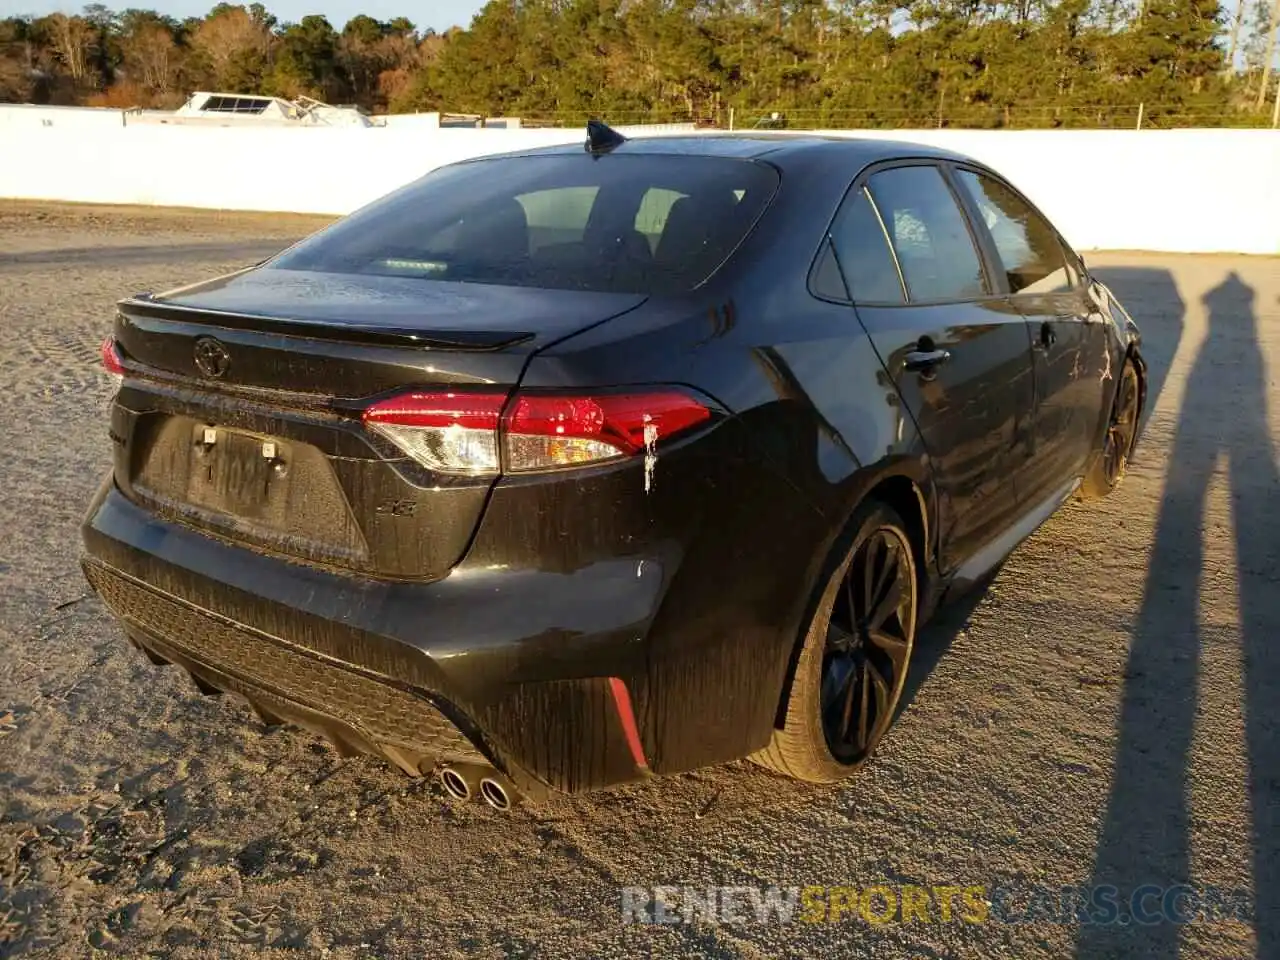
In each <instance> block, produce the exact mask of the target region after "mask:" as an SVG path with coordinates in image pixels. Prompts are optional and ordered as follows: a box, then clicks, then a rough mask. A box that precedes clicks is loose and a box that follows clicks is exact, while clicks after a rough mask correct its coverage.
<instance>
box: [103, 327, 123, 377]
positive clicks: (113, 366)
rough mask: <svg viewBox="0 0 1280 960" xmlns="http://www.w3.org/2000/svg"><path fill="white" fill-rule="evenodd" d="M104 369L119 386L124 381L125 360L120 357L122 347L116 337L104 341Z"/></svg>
mask: <svg viewBox="0 0 1280 960" xmlns="http://www.w3.org/2000/svg"><path fill="white" fill-rule="evenodd" d="M102 369H104V370H106V371H107V373H108V374H110V375H111V376H112V377H113V378H114V379H115V382H116V384H117V385H118V384H119V383H120V381H122V380H123V379H124V360H123V359H122V358H121V356H120V347H119V346H117V345H116V338H115V337H107V339H105V340H103V341H102Z"/></svg>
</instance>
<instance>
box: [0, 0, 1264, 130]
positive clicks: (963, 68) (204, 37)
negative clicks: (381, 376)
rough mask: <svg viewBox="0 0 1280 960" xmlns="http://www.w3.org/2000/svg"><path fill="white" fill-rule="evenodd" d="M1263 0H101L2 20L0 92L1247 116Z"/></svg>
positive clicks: (844, 115)
mask: <svg viewBox="0 0 1280 960" xmlns="http://www.w3.org/2000/svg"><path fill="white" fill-rule="evenodd" d="M1273 2H1277V3H1280V0H1244V3H1245V4H1246V7H1245V9H1244V10H1243V11H1242V13H1241V15H1240V16H1239V17H1238V18H1236V17H1235V14H1234V10H1233V13H1232V16H1231V17H1227V16H1225V15H1224V12H1223V9H1222V7H1221V6H1220V4H1219V0H911V2H908V0H490V2H489V3H487V4H486V5H485V7H484V8H483V9H481V10H480V12H479V13H478V14H477V15H476V17H475V19H474V20H473V21H472V23H471V25H470V26H469V28H467V29H465V30H464V29H458V28H455V29H452V30H450V31H448V32H446V33H444V34H440V35H437V34H435V33H434V32H432V31H426V32H425V33H420V32H419V31H418V30H417V29H416V28H415V27H414V24H413V23H412V22H411V21H410V20H408V19H406V18H404V17H399V18H396V19H394V20H391V21H381V20H378V19H375V18H373V17H370V16H366V15H363V14H362V15H359V16H356V17H353V18H352V19H351V20H350V21H349V22H347V23H346V24H345V25H344V26H343V28H342V29H341V31H338V30H336V29H335V28H334V27H333V25H331V24H330V23H329V22H328V21H327V20H326V19H325V18H324V17H322V16H307V17H303V18H302V20H301V21H300V22H299V23H289V24H281V23H279V21H278V20H277V19H276V17H275V16H273V15H272V14H271V13H270V12H269V11H268V10H267V9H266V7H264V6H263V5H262V4H260V3H253V4H250V5H248V6H240V5H237V4H233V3H219V4H218V5H217V6H215V7H214V8H213V9H212V10H211V11H210V12H209V14H208V15H207V16H205V17H203V18H192V19H189V20H186V21H183V22H182V23H178V22H176V21H175V20H173V19H172V18H170V17H165V16H161V15H160V14H157V13H154V12H152V11H149V10H137V9H127V10H125V11H123V12H122V13H119V14H117V13H114V12H112V11H111V10H110V9H108V8H106V7H104V6H102V5H101V4H93V5H91V6H88V7H85V9H84V12H83V14H82V15H81V16H79V17H71V18H67V17H63V16H61V15H54V16H52V17H44V18H40V19H37V20H26V19H18V18H10V19H9V20H5V21H0V99H6V98H7V99H27V98H31V99H40V98H41V97H42V96H43V97H45V98H46V99H47V98H48V97H50V96H52V94H50V92H49V91H51V90H62V91H64V93H63V94H61V95H62V96H64V98H67V99H70V100H72V101H74V100H76V99H80V100H81V101H83V99H84V98H85V97H86V96H88V95H89V93H91V92H92V91H94V90H103V89H108V88H110V89H109V92H111V91H115V94H116V95H115V100H118V99H120V98H121V97H124V96H126V95H128V96H135V95H136V96H139V97H141V98H143V99H149V100H150V101H153V102H159V101H162V100H165V99H166V98H170V99H171V98H173V97H175V96H178V95H179V94H180V93H181V94H185V93H189V92H190V91H191V90H193V89H196V88H199V87H204V88H210V87H216V88H217V89H219V90H225V91H229V92H245V93H272V94H277V95H280V96H286V97H293V96H298V95H308V96H313V97H317V98H320V99H324V100H328V101H331V102H355V103H359V104H360V105H362V106H364V107H366V108H368V109H370V110H375V111H379V110H388V109H389V110H396V111H403V110H424V109H439V110H447V111H452V112H465V113H477V114H482V115H487V116H501V115H505V116H520V117H523V118H525V119H526V121H527V122H537V121H546V122H562V123H575V124H576V123H580V122H582V121H583V120H585V119H586V118H587V117H588V116H603V117H605V118H607V119H609V120H612V121H614V122H619V123H626V122H658V121H670V120H681V121H688V120H695V121H704V122H710V123H715V124H719V125H722V126H724V125H728V124H729V123H730V122H733V124H734V125H735V126H738V127H753V126H757V125H758V126H791V127H824V126H826V127H836V126H846V127H856V126H871V127H874V126H890V127H892V126H899V127H907V126H975V127H1008V126H1036V127H1053V126H1126V127H1127V126H1132V125H1133V124H1134V123H1136V120H1137V111H1138V105H1139V104H1142V109H1143V115H1144V123H1145V124H1146V125H1155V126H1171V125H1179V124H1181V125H1187V124H1196V125H1202V126H1203V125H1218V124H1249V123H1258V122H1263V121H1264V119H1265V118H1267V117H1269V110H1267V109H1264V107H1260V106H1259V104H1262V103H1263V101H1264V100H1265V99H1266V98H1267V97H1268V96H1269V89H1270V88H1269V87H1264V86H1263V85H1264V83H1266V82H1267V80H1266V78H1265V76H1264V63H1265V60H1266V59H1267V51H1268V50H1274V45H1273V44H1271V43H1270V42H1269V38H1270V33H1269V31H1270V25H1271V23H1272V17H1271V9H1272V7H1271V4H1272V3H1273ZM1229 47H1230V52H1229V49H1228V48H1229ZM1232 52H1233V53H1234V54H1235V56H1234V57H1233V58H1232V57H1230V53H1232ZM1228 59H1234V60H1235V62H1234V63H1228V62H1227V61H1228ZM42 90H43V91H44V92H43V94H42V92H41V91H42ZM115 100H112V102H115ZM775 113H776V114H777V115H778V116H777V117H776V118H775V117H774V114H775Z"/></svg>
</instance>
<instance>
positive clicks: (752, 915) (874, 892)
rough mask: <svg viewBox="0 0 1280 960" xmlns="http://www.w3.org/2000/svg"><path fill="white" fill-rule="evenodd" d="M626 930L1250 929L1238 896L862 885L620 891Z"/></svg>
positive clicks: (1246, 897) (1196, 889)
mask: <svg viewBox="0 0 1280 960" xmlns="http://www.w3.org/2000/svg"><path fill="white" fill-rule="evenodd" d="M621 895H622V896H621V907H622V919H623V922H625V923H656V924H678V923H699V922H701V923H722V924H769V923H784V924H785V923H867V924H872V925H883V924H891V923H903V924H910V923H965V924H980V923H1052V924H1066V925H1083V924H1087V925H1102V926H1107V925H1119V926H1128V925H1130V924H1137V925H1154V924H1159V923H1226V922H1232V921H1238V922H1249V921H1250V920H1251V919H1252V916H1253V903H1252V898H1251V896H1250V894H1249V891H1248V890H1244V889H1239V888H1227V887H1214V886H1190V885H1187V884H1178V885H1175V886H1158V885H1155V884H1145V885H1141V886H1137V887H1134V888H1133V889H1132V890H1121V889H1120V888H1118V887H1114V886H1109V885H1105V884H1104V885H1099V886H1092V887H1086V886H1071V885H1066V886H1051V885H1014V884H1009V885H987V884H963V885H961V884H933V885H921V884H888V883H884V884H870V885H866V886H852V885H839V886H820V885H809V886H803V887H800V886H796V887H779V886H767V887H753V886H674V885H672V886H654V887H623V888H622V891H621Z"/></svg>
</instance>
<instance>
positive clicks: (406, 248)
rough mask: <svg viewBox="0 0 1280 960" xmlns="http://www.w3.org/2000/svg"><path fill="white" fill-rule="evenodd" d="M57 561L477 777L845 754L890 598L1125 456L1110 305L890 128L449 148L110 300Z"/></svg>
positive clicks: (885, 671)
mask: <svg viewBox="0 0 1280 960" xmlns="http://www.w3.org/2000/svg"><path fill="white" fill-rule="evenodd" d="M103 361H104V363H105V365H106V367H107V368H108V369H109V370H110V371H111V372H112V373H114V374H115V375H117V376H118V377H119V380H120V386H119V390H118V392H117V394H116V397H115V401H114V405H113V407H112V411H111V429H110V436H111V440H112V443H113V445H114V463H113V466H112V470H111V473H110V475H109V476H108V477H107V478H106V479H105V480H104V482H103V484H102V486H101V489H100V490H99V492H98V493H97V495H96V497H95V498H94V500H93V503H92V505H91V507H90V509H89V513H88V517H87V518H86V520H85V522H84V527H83V538H84V544H85V556H84V570H85V574H86V576H87V577H88V580H89V582H90V583H91V584H92V585H93V587H94V588H95V590H96V591H97V592H98V593H99V594H100V595H101V596H102V598H103V599H104V601H105V602H106V604H107V605H108V606H109V607H110V609H111V610H112V611H114V613H115V614H116V615H117V616H118V617H119V618H120V620H121V621H122V622H123V625H124V628H125V630H126V632H127V634H128V636H129V638H130V639H131V641H132V642H133V643H134V644H135V645H136V646H138V647H139V648H141V649H142V650H143V651H145V652H146V653H147V654H148V655H149V656H150V657H151V658H152V659H153V660H155V661H157V662H162V663H174V664H179V665H180V666H182V667H183V668H185V669H186V670H187V671H189V672H190V674H191V675H192V677H193V678H194V680H195V683H196V685H197V686H198V687H199V688H200V689H201V690H203V691H205V692H210V693H212V692H219V691H231V692H234V693H236V694H238V695H241V696H243V697H245V698H246V699H247V700H248V701H249V702H250V704H251V705H252V706H253V707H254V708H255V709H256V710H257V711H258V713H259V714H260V715H261V716H262V717H263V719H264V720H265V721H266V722H268V723H278V722H283V721H288V722H293V723H296V724H300V725H303V726H305V727H308V728H310V729H313V730H316V731H318V732H320V733H322V734H323V735H324V736H326V737H327V738H328V739H330V740H331V741H332V742H333V743H334V744H335V745H336V747H337V748H338V749H339V750H341V751H343V752H367V753H376V754H380V755H382V756H384V757H386V758H388V759H390V760H391V761H392V762H394V763H395V764H396V765H398V766H399V767H401V768H403V769H405V770H406V771H408V772H410V773H412V774H415V775H425V774H429V773H432V772H436V773H439V775H440V776H441V779H442V781H443V783H444V785H445V787H446V788H447V789H448V790H449V791H450V792H451V793H452V794H454V795H455V796H458V797H471V796H483V797H484V798H485V799H486V800H488V801H489V802H490V803H491V804H493V805H494V806H497V807H500V808H505V807H506V806H508V805H509V804H510V803H511V802H513V801H514V800H515V799H517V798H518V797H520V796H521V795H526V796H529V795H535V796H536V795H542V794H545V792H546V791H547V790H559V791H582V790H590V789H595V788H601V787H608V786H611V785H615V784H621V783H625V782H629V781H636V780H640V779H642V778H646V777H649V776H652V775H655V774H668V773H675V772H678V771H686V770H690V769H693V768H697V767H702V766H705V765H709V764H718V763H723V762H725V761H729V760H733V759H736V758H741V757H750V758H752V759H754V760H756V761H758V762H760V763H762V764H764V765H766V766H768V767H770V768H773V769H774V770H778V771H781V772H782V773H785V774H789V775H791V776H794V777H798V778H801V779H804V780H809V781H815V782H824V781H834V780H837V779H839V778H841V777H844V776H846V775H848V774H849V773H850V772H852V771H854V770H855V769H857V768H858V767H859V766H860V765H861V764H862V763H863V762H864V761H865V760H866V759H867V758H868V757H869V756H870V755H871V753H872V752H873V751H874V750H875V748H876V745H877V743H878V742H879V740H880V738H881V737H882V736H883V735H884V733H885V731H886V728H887V727H888V726H889V725H890V723H891V721H892V718H893V716H894V712H895V706H896V705H897V703H898V701H899V698H900V696H901V693H902V690H903V683H904V680H905V678H906V675H907V670H908V667H909V665H910V661H911V654H912V647H913V643H914V640H915V636H916V631H917V629H918V628H919V625H920V624H921V623H922V622H924V620H925V619H926V618H927V617H928V616H929V615H930V613H931V612H932V611H933V610H934V609H935V608H936V607H937V606H938V604H939V603H941V602H942V601H943V600H944V599H945V598H946V597H947V596H949V595H953V594H955V593H956V592H958V591H961V590H964V589H966V588H967V587H969V586H971V585H973V584H975V583H978V582H981V581H982V580H983V579H984V578H986V577H988V576H989V575H990V574H991V572H992V571H993V570H995V569H996V568H997V567H998V565H999V564H1000V563H1001V561H1002V560H1003V559H1004V558H1005V557H1006V556H1007V555H1008V554H1009V553H1010V551H1012V550H1013V549H1014V548H1015V546H1016V545H1017V544H1018V543H1019V542H1020V541H1021V540H1022V539H1023V538H1025V537H1026V536H1027V535H1028V534H1030V533H1031V532H1032V531H1034V530H1035V529H1036V528H1037V527H1038V526H1039V525H1040V524H1041V523H1043V522H1044V520H1045V519H1046V518H1048V517H1049V516H1050V515H1051V514H1052V513H1053V512H1054V511H1055V510H1056V509H1057V508H1058V507H1059V506H1060V505H1061V504H1062V503H1063V502H1064V501H1066V500H1067V499H1068V498H1069V497H1071V496H1073V495H1077V496H1082V497H1085V498H1092V497H1099V496H1102V495H1104V494H1106V493H1108V492H1109V491H1110V490H1111V489H1112V488H1113V487H1114V486H1115V485H1116V483H1117V482H1119V480H1120V478H1121V476H1122V475H1123V473H1124V469H1125V464H1126V460H1127V458H1128V457H1129V456H1130V453H1131V451H1132V449H1133V446H1134V442H1135V439H1136V436H1137V427H1138V423H1139V419H1140V415H1141V412H1142V407H1143V403H1144V395H1145V367H1144V364H1143V361H1142V358H1141V355H1140V352H1139V335H1138V331H1137V329H1136V327H1135V326H1134V324H1133V323H1132V321H1131V320H1130V319H1129V317H1128V316H1127V314H1126V313H1125V312H1124V310H1123V309H1122V308H1121V307H1120V305H1119V304H1118V303H1117V302H1116V301H1115V299H1114V298H1113V297H1112V296H1111V294H1110V293H1109V292H1108V291H1107V289H1106V288H1105V287H1104V286H1103V285H1102V284H1100V283H1098V282H1097V281H1096V280H1094V279H1093V278H1092V277H1091V276H1090V274H1089V271H1088V269H1087V268H1086V266H1085V264H1084V263H1083V262H1082V260H1081V259H1080V257H1079V256H1077V255H1076V254H1075V253H1074V252H1072V250H1071V248H1070V247H1069V246H1068V245H1067V244H1066V243H1065V242H1064V240H1063V239H1062V237H1061V236H1060V235H1059V234H1058V233H1057V231H1056V230H1055V229H1054V228H1053V226H1052V225H1051V224H1050V223H1049V222H1048V221H1047V220H1046V219H1045V218H1044V217H1043V216H1042V215H1041V214H1040V213H1039V212H1038V211H1037V210H1036V208H1035V207H1034V206H1033V205H1032V204H1031V203H1030V202H1029V201H1028V200H1027V199H1026V198H1025V197H1023V196H1022V195H1021V194H1020V193H1019V192H1018V191H1017V190H1016V189H1015V188H1014V187H1012V186H1011V185H1010V184H1009V183H1008V182H1007V181H1006V180H1004V179H1002V178H1001V177H1000V176H999V175H998V174H996V173H994V172H993V171H991V170H990V169H988V168H987V167H985V166H983V165H981V164H979V163H975V162H974V161H972V160H969V159H966V158H965V157H962V156H958V155H955V154H952V153H948V152H944V151H941V150H936V149H931V148H927V147H921V146H918V145H912V144H906V143H893V142H888V141H880V140H874V141H863V140H856V139H823V138H818V137H812V136H787V135H768V134H763V135H728V136H716V135H710V136H697V137H686V138H655V139H633V140H626V139H624V138H623V137H621V136H619V135H617V134H616V133H615V132H614V131H612V130H610V129H609V128H608V127H605V126H603V125H599V124H596V125H593V126H592V127H591V128H590V131H589V138H588V141H587V143H586V146H585V149H584V148H583V147H581V146H578V147H557V148H551V149H543V150H533V151H529V152H526V153H521V154H519V155H505V156H501V157H490V158H483V159H478V160H470V161H466V162H463V163H457V164H453V165H451V166H447V167H444V168H441V169H438V170H436V171H434V172H432V173H430V174H429V175H427V176H425V177H423V178H422V179H421V180H419V181H417V182H415V183H413V184H410V185H409V186H407V187H404V188H403V189H401V190H399V191H397V192H395V193H392V194H391V195H389V196H387V197H385V198H384V199H382V200H380V201H378V202H376V203H374V204H372V205H370V206H368V207H366V208H364V209H362V210H360V211H358V212H356V213H354V214H352V215H350V216H348V217H346V218H344V219H342V220H340V221H338V222H337V223H335V224H334V225H333V226H331V227H329V228H327V229H325V230H323V231H321V232H320V233H317V234H316V235H314V236H312V237H310V238H308V239H306V240H304V241H303V242H301V243H299V244H297V245H296V246H294V247H292V248H290V249H288V250H286V251H284V252H283V253H281V254H280V255H278V256H276V257H274V258H273V259H271V260H268V261H266V262H265V263H262V264H260V265H258V266H256V267H253V268H251V269H247V270H242V271H240V272H237V273H234V274H231V275H229V276H224V277H221V278H218V279H215V280H212V281H208V282H204V283H199V284H196V285H194V286H189V287H183V288H181V289H178V290H173V291H170V292H168V293H165V294H161V295H139V296H136V297H132V298H129V299H127V300H124V301H122V302H121V303H120V304H119V308H118V313H117V316H116V319H115V326H114V331H113V333H112V336H111V337H110V338H109V339H108V340H107V341H106V343H105V344H104V345H103Z"/></svg>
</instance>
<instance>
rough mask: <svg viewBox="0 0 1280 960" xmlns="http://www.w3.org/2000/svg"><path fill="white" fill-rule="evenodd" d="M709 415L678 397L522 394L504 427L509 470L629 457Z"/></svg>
mask: <svg viewBox="0 0 1280 960" xmlns="http://www.w3.org/2000/svg"><path fill="white" fill-rule="evenodd" d="M710 416H711V411H710V410H708V409H707V408H706V407H704V406H703V405H702V404H700V403H699V402H698V401H697V400H695V399H693V397H690V396H688V395H687V394H684V393H679V392H676V391H659V392H654V393H627V394H603V395H599V396H592V397H558V396H541V395H538V394H522V395H520V396H518V397H517V398H516V402H515V404H514V405H513V406H512V408H511V411H510V412H509V413H508V414H507V418H506V422H505V424H504V425H503V432H504V439H505V442H506V451H507V469H509V470H512V471H529V470H554V469H556V468H557V467H570V466H573V465H575V464H579V463H592V462H595V461H598V460H611V459H613V458H615V457H629V456H632V455H634V454H637V453H639V452H640V451H641V450H644V449H645V448H646V447H652V446H653V445H654V444H656V443H657V442H658V440H660V439H662V438H664V437H670V436H672V435H674V434H677V433H680V432H682V431H684V430H687V429H689V428H690V427H693V426H696V425H697V424H699V423H701V422H702V421H704V420H706V419H708V418H709V417H710Z"/></svg>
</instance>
